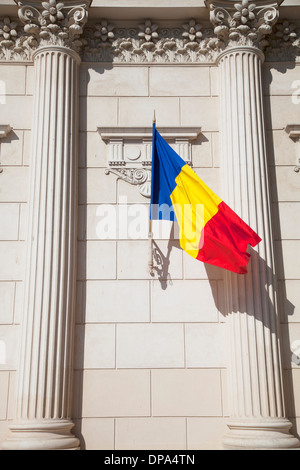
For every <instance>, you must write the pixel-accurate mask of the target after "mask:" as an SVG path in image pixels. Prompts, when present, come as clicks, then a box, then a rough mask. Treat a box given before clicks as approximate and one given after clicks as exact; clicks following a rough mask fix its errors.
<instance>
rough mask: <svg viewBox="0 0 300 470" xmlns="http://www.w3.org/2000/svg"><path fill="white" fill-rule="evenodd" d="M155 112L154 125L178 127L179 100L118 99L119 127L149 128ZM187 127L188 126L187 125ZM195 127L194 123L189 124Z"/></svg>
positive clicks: (168, 98) (162, 98) (164, 98)
mask: <svg viewBox="0 0 300 470" xmlns="http://www.w3.org/2000/svg"><path fill="white" fill-rule="evenodd" d="M154 110H155V112H156V124H157V129H158V131H159V126H178V125H179V124H180V119H179V98H175V97H174V98H173V97H159V98H153V97H150V98H143V97H134V98H122V97H121V98H120V110H119V112H120V121H119V125H120V126H145V127H151V126H152V121H153V112H154ZM188 125H189V124H188ZM191 125H192V126H195V125H197V124H195V122H193V123H192V124H191Z"/></svg>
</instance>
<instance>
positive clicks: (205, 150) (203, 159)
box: [192, 132, 213, 168]
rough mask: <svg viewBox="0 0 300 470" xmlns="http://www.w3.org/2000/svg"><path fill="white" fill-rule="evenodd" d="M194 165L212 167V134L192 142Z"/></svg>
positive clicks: (203, 135) (202, 135)
mask: <svg viewBox="0 0 300 470" xmlns="http://www.w3.org/2000/svg"><path fill="white" fill-rule="evenodd" d="M192 163H193V168H195V167H211V166H212V163H213V155H212V133H209V132H208V133H204V134H201V136H200V137H199V138H198V139H197V140H195V141H193V142H192Z"/></svg>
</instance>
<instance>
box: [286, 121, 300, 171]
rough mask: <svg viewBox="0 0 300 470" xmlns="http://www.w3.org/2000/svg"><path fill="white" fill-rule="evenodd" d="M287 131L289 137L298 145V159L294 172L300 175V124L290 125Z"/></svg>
mask: <svg viewBox="0 0 300 470" xmlns="http://www.w3.org/2000/svg"><path fill="white" fill-rule="evenodd" d="M285 130H286V132H287V133H288V135H289V137H290V138H291V139H292V140H293V141H294V142H295V143H296V145H297V157H296V163H297V165H296V166H295V167H294V171H295V172H296V173H299V172H300V124H288V125H287V126H286V128H285Z"/></svg>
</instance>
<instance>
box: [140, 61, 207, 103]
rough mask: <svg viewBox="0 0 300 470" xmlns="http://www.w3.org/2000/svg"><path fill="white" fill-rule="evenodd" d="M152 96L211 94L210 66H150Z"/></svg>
mask: <svg viewBox="0 0 300 470" xmlns="http://www.w3.org/2000/svg"><path fill="white" fill-rule="evenodd" d="M149 94H150V96H209V95H210V80H209V67H207V66H201V67H181V66H177V67H173V66H161V67H160V66H157V67H152V68H150V76H149Z"/></svg>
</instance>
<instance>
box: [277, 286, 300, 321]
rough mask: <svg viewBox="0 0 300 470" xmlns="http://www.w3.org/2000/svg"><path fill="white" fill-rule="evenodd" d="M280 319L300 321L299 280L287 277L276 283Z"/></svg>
mask: <svg viewBox="0 0 300 470" xmlns="http://www.w3.org/2000/svg"><path fill="white" fill-rule="evenodd" d="M278 292H279V295H278V297H279V302H280V304H279V305H280V314H281V315H280V319H281V321H282V322H284V323H285V322H300V293H299V280H295V279H288V280H285V281H281V282H279V283H278Z"/></svg>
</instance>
